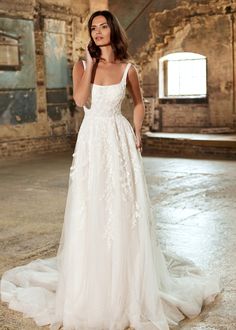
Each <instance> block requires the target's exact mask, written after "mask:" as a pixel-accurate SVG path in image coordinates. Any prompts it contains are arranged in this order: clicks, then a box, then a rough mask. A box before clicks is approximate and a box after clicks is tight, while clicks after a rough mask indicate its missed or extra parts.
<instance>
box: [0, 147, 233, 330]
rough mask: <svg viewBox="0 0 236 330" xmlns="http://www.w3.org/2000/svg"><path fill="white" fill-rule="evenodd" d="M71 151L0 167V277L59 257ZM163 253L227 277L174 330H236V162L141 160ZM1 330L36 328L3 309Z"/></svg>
mask: <svg viewBox="0 0 236 330" xmlns="http://www.w3.org/2000/svg"><path fill="white" fill-rule="evenodd" d="M71 160H72V158H71V152H70V153H63V154H54V155H43V156H34V157H33V158H31V159H30V158H29V159H28V160H9V161H2V162H1V163H0V182H1V186H0V209H1V212H0V226H1V232H0V249H1V254H0V273H2V272H3V271H4V270H7V269H9V268H11V267H13V266H16V265H21V264H25V263H27V262H29V261H31V260H34V259H35V258H38V257H40V258H44V257H50V256H53V255H55V253H56V251H57V246H58V242H59V237H60V232H61V226H62V222H63V214H64V208H65V201H66V194H67V187H68V174H69V167H70V165H71ZM144 164H145V173H146V176H147V180H148V186H149V191H150V195H151V199H152V202H153V205H154V210H155V213H156V218H157V221H158V224H159V237H160V240H161V242H162V245H163V249H167V250H171V251H174V252H176V253H177V254H179V255H181V256H184V257H188V258H190V259H191V260H193V261H194V262H196V263H197V264H198V265H199V266H201V267H202V268H204V269H206V270H209V271H210V272H217V273H220V274H221V275H222V279H223V284H224V288H225V290H224V292H223V294H222V295H221V296H220V297H219V298H218V299H217V301H216V302H215V303H214V304H213V305H211V306H210V307H208V308H205V309H204V310H203V312H202V313H201V315H200V316H199V317H197V318H196V319H194V320H191V321H189V320H186V321H183V322H182V323H181V324H180V326H178V327H176V328H175V330H177V329H183V330H190V329H191V330H198V329H199V330H200V329H201V330H203V329H204V330H234V329H236V275H235V274H236V262H235V261H236V260H235V255H236V250H235V248H236V162H235V161H216V160H214V161H209V160H192V159H176V158H149V157H145V158H144ZM0 329H1V330H3V329H4V330H13V329H14V330H19V329H22V330H34V329H48V327H44V328H38V327H37V326H35V324H34V322H33V321H32V320H30V319H25V318H23V317H22V314H21V313H17V312H14V311H11V310H9V309H8V308H7V307H6V305H5V304H2V305H1V312H0Z"/></svg>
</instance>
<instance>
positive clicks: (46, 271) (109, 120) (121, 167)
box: [1, 62, 221, 330]
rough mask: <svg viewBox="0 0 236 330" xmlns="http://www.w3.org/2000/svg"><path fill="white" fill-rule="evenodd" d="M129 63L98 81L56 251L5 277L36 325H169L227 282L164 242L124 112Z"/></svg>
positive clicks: (161, 329) (116, 329) (9, 297)
mask: <svg viewBox="0 0 236 330" xmlns="http://www.w3.org/2000/svg"><path fill="white" fill-rule="evenodd" d="M83 63H84V65H86V64H85V62H83ZM131 65H132V64H131V63H128V64H127V65H126V67H125V70H124V72H123V76H122V79H121V81H120V82H119V83H117V84H112V85H105V86H104V85H97V84H92V86H91V104H90V105H86V106H84V114H85V116H84V119H83V122H82V124H81V127H80V130H79V132H78V136H77V141H76V146H75V150H74V153H73V160H72V166H71V168H70V173H69V178H68V179H69V188H68V195H67V200H66V208H65V215H64V224H63V229H62V235H61V239H60V245H59V248H58V252H57V255H56V256H55V257H53V258H48V259H37V260H34V261H32V262H30V263H28V264H26V265H24V266H20V267H15V268H13V269H10V270H8V271H6V272H5V273H4V274H3V276H2V280H1V299H2V300H3V301H5V302H7V303H8V304H9V308H11V309H14V310H17V311H21V312H23V313H24V316H27V317H32V318H33V319H34V320H35V322H36V323H37V325H39V326H43V325H47V324H48V325H50V328H51V329H59V328H60V326H62V325H63V329H65V330H123V329H124V328H126V327H128V326H131V327H133V328H135V330H167V329H169V326H170V325H176V324H177V323H178V322H179V321H180V320H182V319H184V318H185V317H186V316H187V317H190V318H192V317H194V316H196V315H198V314H199V313H200V312H201V308H202V306H203V305H204V304H207V303H209V302H211V301H213V300H214V298H215V296H216V295H217V294H218V293H219V292H220V290H221V289H220V284H219V280H218V278H215V277H210V276H206V275H205V274H204V273H202V272H201V271H200V270H199V269H198V268H197V267H196V266H195V265H194V264H193V263H191V262H190V261H187V260H184V259H181V258H179V257H177V256H174V255H165V256H164V254H163V253H162V251H161V249H160V244H159V242H158V238H157V236H158V234H157V233H156V224H155V221H154V217H153V212H152V211H153V210H152V205H151V202H150V198H149V195H148V188H147V184H146V179H145V175H144V169H143V163H142V157H141V154H140V151H139V150H138V149H137V148H136V145H135V135H134V132H133V129H132V127H131V125H130V123H129V122H128V120H127V119H126V118H125V117H124V116H123V115H122V113H121V103H122V100H123V99H124V97H125V90H126V78H127V73H128V70H129V68H130V66H131ZM157 220H158V219H157Z"/></svg>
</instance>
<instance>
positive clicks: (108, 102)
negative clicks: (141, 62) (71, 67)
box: [83, 61, 131, 117]
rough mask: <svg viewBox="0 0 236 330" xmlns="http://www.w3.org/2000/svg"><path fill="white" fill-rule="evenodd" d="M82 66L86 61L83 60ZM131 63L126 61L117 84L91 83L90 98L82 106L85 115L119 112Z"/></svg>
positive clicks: (106, 114) (104, 114)
mask: <svg viewBox="0 0 236 330" xmlns="http://www.w3.org/2000/svg"><path fill="white" fill-rule="evenodd" d="M83 65H84V68H85V66H86V62H85V61H83ZM130 66H131V63H128V64H127V65H126V67H125V70H124V72H123V75H122V79H121V81H120V82H119V83H117V84H111V85H98V84H91V85H92V87H91V99H90V101H89V102H87V103H86V105H85V106H84V107H83V108H84V112H85V115H97V116H105V117H107V116H113V115H117V114H121V104H122V101H123V99H124V97H125V90H126V80H127V79H126V78H127V74H128V71H129V68H130Z"/></svg>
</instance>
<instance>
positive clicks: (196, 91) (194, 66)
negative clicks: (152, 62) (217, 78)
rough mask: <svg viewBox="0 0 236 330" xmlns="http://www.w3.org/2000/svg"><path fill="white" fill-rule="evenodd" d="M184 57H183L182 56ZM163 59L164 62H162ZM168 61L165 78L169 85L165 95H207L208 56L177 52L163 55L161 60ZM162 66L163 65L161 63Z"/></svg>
mask: <svg viewBox="0 0 236 330" xmlns="http://www.w3.org/2000/svg"><path fill="white" fill-rule="evenodd" d="M181 57H182V58H181ZM161 61H162V62H161ZM163 61H164V62H165V63H167V65H166V70H167V73H166V74H165V75H164V76H165V80H166V79H167V81H163V82H161V81H160V84H161V83H163V84H165V85H167V88H166V89H165V91H166V92H165V95H161V97H162V96H164V97H205V96H206V93H207V90H206V58H205V57H204V56H202V55H199V54H194V53H176V56H175V54H169V55H167V56H165V57H163V58H162V59H161V60H160V62H161V63H163ZM160 67H162V66H161V65H160Z"/></svg>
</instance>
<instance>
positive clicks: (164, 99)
mask: <svg viewBox="0 0 236 330" xmlns="http://www.w3.org/2000/svg"><path fill="white" fill-rule="evenodd" d="M184 53H188V54H193V55H194V56H195V58H192V60H196V59H197V56H198V57H199V59H201V58H202V59H204V60H205V64H206V95H200V94H199V96H198V95H180V96H178V95H173V96H172V95H168V68H167V67H168V60H169V61H171V59H169V58H170V57H173V56H174V55H176V54H179V55H180V54H184ZM185 59H186V60H191V58H185ZM172 60H173V59H172ZM174 60H176V61H178V60H177V59H174ZM183 60H184V57H183V58H182V59H181V58H179V61H183ZM158 97H159V102H160V103H161V104H166V103H172V104H175V103H176V104H188V103H190V104H194V103H197V104H207V103H208V61H207V57H206V56H204V55H202V54H198V53H193V52H174V53H169V54H167V55H164V56H162V57H161V58H160V59H159V90H158Z"/></svg>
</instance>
